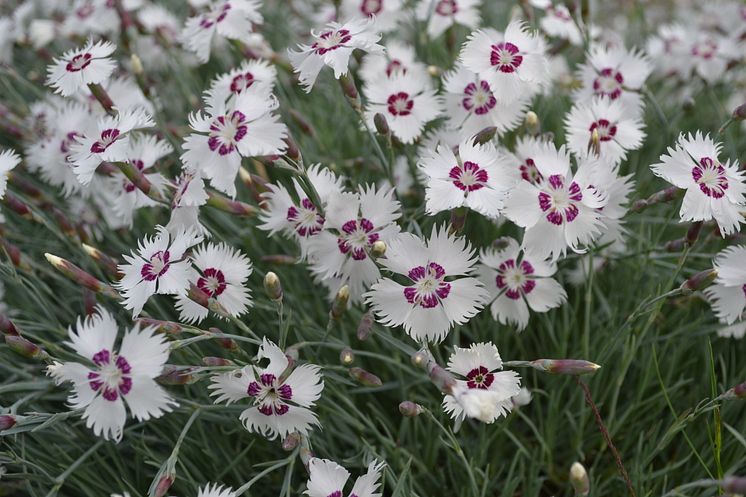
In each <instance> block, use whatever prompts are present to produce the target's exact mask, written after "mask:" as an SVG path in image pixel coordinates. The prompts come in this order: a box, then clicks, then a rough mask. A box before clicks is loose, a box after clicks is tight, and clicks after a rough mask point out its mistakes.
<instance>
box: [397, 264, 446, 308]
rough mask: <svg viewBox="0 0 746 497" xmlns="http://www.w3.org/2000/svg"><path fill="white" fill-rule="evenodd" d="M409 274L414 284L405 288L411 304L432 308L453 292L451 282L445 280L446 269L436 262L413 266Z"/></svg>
mask: <svg viewBox="0 0 746 497" xmlns="http://www.w3.org/2000/svg"><path fill="white" fill-rule="evenodd" d="M408 276H409V279H410V280H412V283H414V284H413V285H411V286H408V287H406V288H404V298H406V299H407V302H409V303H410V304H415V305H419V306H421V307H423V308H425V309H432V308H433V307H435V306H437V305H438V303H439V302H440V301H441V300H443V299H445V298H447V297H448V294H449V293H451V284H450V283H448V282H447V281H445V277H446V272H445V270H444V269H443V267H442V266H441V265H440V264H437V263H435V262H430V263H428V264H427V266H426V267H423V266H416V267H413V268H412V269H410V270H409V273H408Z"/></svg>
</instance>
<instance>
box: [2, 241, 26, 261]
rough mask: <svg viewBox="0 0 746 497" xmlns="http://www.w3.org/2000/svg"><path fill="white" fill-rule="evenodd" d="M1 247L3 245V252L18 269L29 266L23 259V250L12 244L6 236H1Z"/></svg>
mask: <svg viewBox="0 0 746 497" xmlns="http://www.w3.org/2000/svg"><path fill="white" fill-rule="evenodd" d="M0 245H2V249H3V250H2V251H0V252H3V251H4V252H5V253H6V254H7V255H8V258H9V259H10V262H11V263H13V265H14V266H15V267H17V268H21V267H25V266H28V265H27V264H26V263H25V262H23V259H22V257H21V249H19V248H18V247H16V246H15V245H13V244H12V243H10V242H9V241H8V240H7V239H6V238H5V237H4V236H0Z"/></svg>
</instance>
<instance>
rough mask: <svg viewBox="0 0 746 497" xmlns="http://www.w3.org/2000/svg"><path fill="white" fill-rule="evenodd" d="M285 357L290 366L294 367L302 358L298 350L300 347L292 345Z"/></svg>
mask: <svg viewBox="0 0 746 497" xmlns="http://www.w3.org/2000/svg"><path fill="white" fill-rule="evenodd" d="M285 357H287V358H288V361H289V364H288V366H292V365H293V364H294V363H295V362H296V361H297V360H298V358H299V357H300V350H298V346H297V345H291V346H290V347H288V348H286V349H285Z"/></svg>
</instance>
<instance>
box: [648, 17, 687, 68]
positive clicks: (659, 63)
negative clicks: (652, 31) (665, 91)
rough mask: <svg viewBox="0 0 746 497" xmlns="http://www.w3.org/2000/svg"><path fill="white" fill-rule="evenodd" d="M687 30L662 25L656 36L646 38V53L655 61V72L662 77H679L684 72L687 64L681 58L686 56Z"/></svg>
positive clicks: (676, 25) (670, 25)
mask: <svg viewBox="0 0 746 497" xmlns="http://www.w3.org/2000/svg"><path fill="white" fill-rule="evenodd" d="M688 38H689V35H688V33H687V30H686V29H685V28H684V27H683V26H681V25H678V24H664V25H662V26H660V27H659V28H658V32H657V34H656V35H654V36H651V37H650V38H648V41H647V44H646V51H647V52H648V53H649V54H650V56H651V57H652V58H653V59H654V60H655V70H656V72H658V73H659V74H661V75H663V76H669V75H671V74H678V75H681V74H682V73H684V72H686V70H687V68H686V67H685V66H687V65H688V64H686V63H684V61H683V58H686V57H688V55H687V54H686V40H687V39H688Z"/></svg>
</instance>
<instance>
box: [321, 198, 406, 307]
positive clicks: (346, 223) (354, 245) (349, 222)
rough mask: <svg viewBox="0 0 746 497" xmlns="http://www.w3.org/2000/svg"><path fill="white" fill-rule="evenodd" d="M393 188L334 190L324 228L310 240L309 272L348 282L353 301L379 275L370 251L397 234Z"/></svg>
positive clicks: (387, 242) (356, 299)
mask: <svg viewBox="0 0 746 497" xmlns="http://www.w3.org/2000/svg"><path fill="white" fill-rule="evenodd" d="M393 195H394V190H393V189H391V188H386V189H384V190H376V188H375V187H373V186H367V187H363V186H361V187H360V188H359V190H358V192H357V193H347V192H345V193H337V194H334V195H332V196H331V197H330V198H329V202H328V203H327V205H326V219H325V222H324V229H323V230H322V231H321V232H320V233H318V234H317V235H316V236H313V237H312V238H310V239H309V242H308V259H309V261H310V263H311V271H313V272H314V273H315V274H317V275H318V276H319V277H321V278H324V279H327V278H335V279H338V280H339V285H340V286H341V285H344V284H346V285H349V289H350V300H351V301H353V302H356V301H358V300H359V299H360V297H362V295H363V292H365V291H366V290H367V289H368V288H369V287H370V285H371V284H372V283H375V282H376V281H377V280H378V278H380V276H381V273H380V271H379V270H378V266H377V265H376V263H375V262H374V261H373V260H372V259H371V255H370V251H371V248H372V247H373V244H374V243H375V242H377V241H382V242H385V243H386V244H387V245H388V244H389V243H390V242H391V240H392V239H394V238H395V237H396V236H397V235H398V234H399V231H400V229H399V226H398V225H397V224H396V220H397V219H399V218H400V217H401V211H400V207H401V206H400V204H399V202H397V201H396V200H394V198H393Z"/></svg>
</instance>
